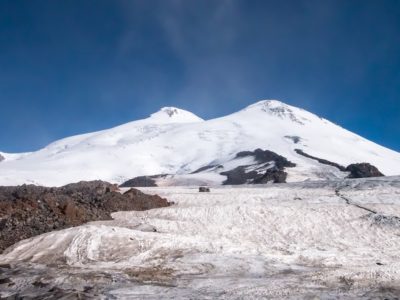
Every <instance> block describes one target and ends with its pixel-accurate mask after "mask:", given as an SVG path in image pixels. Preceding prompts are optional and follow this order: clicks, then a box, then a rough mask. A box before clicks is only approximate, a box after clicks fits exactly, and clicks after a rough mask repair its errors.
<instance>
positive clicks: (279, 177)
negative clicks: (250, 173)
mask: <svg viewBox="0 0 400 300" xmlns="http://www.w3.org/2000/svg"><path fill="white" fill-rule="evenodd" d="M286 178H287V173H286V172H284V171H283V170H279V169H278V168H276V167H274V168H271V169H268V170H267V171H266V172H265V174H264V175H263V176H262V177H258V178H255V179H254V180H253V183H255V184H259V183H268V182H271V181H272V183H285V182H286Z"/></svg>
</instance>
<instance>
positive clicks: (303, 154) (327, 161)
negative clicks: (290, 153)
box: [294, 149, 346, 172]
mask: <svg viewBox="0 0 400 300" xmlns="http://www.w3.org/2000/svg"><path fill="white" fill-rule="evenodd" d="M294 151H296V153H297V154H300V155H302V156H304V157H307V158H311V159H314V160H316V161H318V162H319V163H320V164H324V165H328V166H332V167H336V168H338V169H339V170H340V171H342V172H344V171H346V168H345V167H344V166H342V165H339V164H337V163H334V162H331V161H329V160H326V159H323V158H319V157H315V156H312V155H309V154H307V153H305V152H304V151H303V150H301V149H294Z"/></svg>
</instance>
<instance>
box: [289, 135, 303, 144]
mask: <svg viewBox="0 0 400 300" xmlns="http://www.w3.org/2000/svg"><path fill="white" fill-rule="evenodd" d="M285 138H287V139H288V140H291V141H292V142H293V143H295V144H298V143H299V142H300V141H301V137H299V136H297V135H285Z"/></svg>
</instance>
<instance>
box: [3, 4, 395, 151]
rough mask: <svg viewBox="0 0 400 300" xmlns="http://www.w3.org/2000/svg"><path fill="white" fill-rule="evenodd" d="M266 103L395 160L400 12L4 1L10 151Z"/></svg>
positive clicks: (373, 7) (389, 7) (386, 8)
mask: <svg viewBox="0 0 400 300" xmlns="http://www.w3.org/2000/svg"><path fill="white" fill-rule="evenodd" d="M261 99H279V100H282V101H284V102H286V103H288V104H292V105H295V106H299V107H302V108H305V109H307V110H309V111H311V112H314V113H316V114H319V115H321V116H323V117H325V118H327V119H329V120H331V121H333V122H335V123H337V124H339V125H341V126H343V127H345V128H347V129H349V130H351V131H354V132H356V133H358V134H360V135H362V136H364V137H366V138H368V139H371V140H373V141H375V142H377V143H380V144H383V145H385V146H387V147H390V148H392V149H395V150H397V151H400V125H399V124H400V1H397V0H392V1H391V0H380V1H376V0H373V1H368V0H348V1H341V0H336V1H330V0H323V1H321V0H307V1H302V0H293V1H290V0H286V1H267V0H263V1H257V0H242V1H241V0H237V1H235V0H232V1H228V0H213V1H207V0H202V1H198V0H181V1H179V0H174V1H169V0H160V1H156V0H142V1H134V0H126V1H116V0H114V1H109V0H104V1H103V0H82V1H73V0H72V1H71V0H57V1H54V0H48V1H44V0H36V1H30V0H25V1H22V0H2V1H0V128H1V129H0V150H1V151H8V152H19V151H32V150H37V149H39V148H41V147H43V146H45V145H46V144H48V143H50V142H51V141H54V140H56V139H59V138H62V137H65V136H69V135H73V134H79V133H84V132H89V131H95V130H100V129H105V128H109V127H112V126H115V125H118V124H121V123H125V122H128V121H131V120H134V119H138V118H144V117H146V116H147V115H149V114H150V113H152V112H155V111H157V110H158V109H159V108H160V107H163V106H177V107H180V108H183V109H187V110H190V111H192V112H193V113H195V114H197V115H199V116H201V117H203V118H205V119H209V118H213V117H218V116H222V115H225V114H228V113H232V112H235V111H237V110H239V109H241V108H243V107H245V106H247V105H249V104H251V103H253V102H256V101H257V100H261Z"/></svg>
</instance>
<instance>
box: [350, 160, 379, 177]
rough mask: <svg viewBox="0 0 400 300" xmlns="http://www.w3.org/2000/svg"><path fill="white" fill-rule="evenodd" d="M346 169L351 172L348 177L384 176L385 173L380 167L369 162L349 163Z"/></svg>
mask: <svg viewBox="0 0 400 300" xmlns="http://www.w3.org/2000/svg"><path fill="white" fill-rule="evenodd" d="M346 171H348V172H350V175H349V176H347V178H366V177H382V176H385V175H383V174H382V173H381V172H380V171H379V170H378V168H376V167H375V166H373V165H371V164H369V163H359V164H351V165H348V166H347V168H346Z"/></svg>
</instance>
